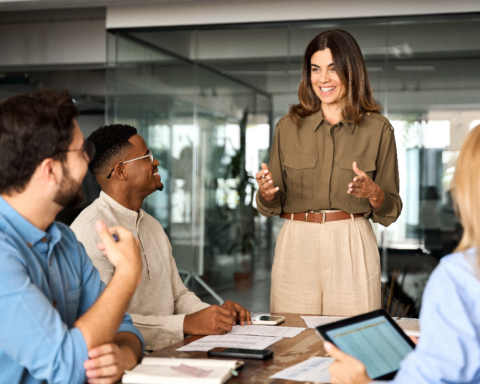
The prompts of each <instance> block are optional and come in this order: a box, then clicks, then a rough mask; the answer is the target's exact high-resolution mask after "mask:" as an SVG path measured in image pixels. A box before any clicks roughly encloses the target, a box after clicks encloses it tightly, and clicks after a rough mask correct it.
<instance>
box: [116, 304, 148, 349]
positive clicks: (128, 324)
mask: <svg viewBox="0 0 480 384" xmlns="http://www.w3.org/2000/svg"><path fill="white" fill-rule="evenodd" d="M120 332H129V333H133V334H134V335H135V336H137V337H138V340H140V344H142V353H143V352H145V341H144V340H143V336H142V333H141V332H140V331H139V330H138V329H137V328H136V327H135V326H134V325H133V322H132V318H131V316H130V315H129V314H128V313H127V314H125V317H124V318H123V320H122V323H121V324H120V327H119V328H118V333H120Z"/></svg>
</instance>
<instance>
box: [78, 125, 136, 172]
mask: <svg viewBox="0 0 480 384" xmlns="http://www.w3.org/2000/svg"><path fill="white" fill-rule="evenodd" d="M136 134H137V129H136V128H134V127H132V126H131V125H126V124H111V125H105V126H103V127H100V128H98V129H97V130H96V131H94V132H93V133H92V134H91V135H90V136H89V137H88V138H87V140H88V141H91V142H92V143H93V144H95V158H94V159H93V161H91V162H90V164H88V168H89V169H90V172H92V173H93V175H94V176H95V177H98V176H100V174H102V173H105V172H107V173H108V170H107V168H109V167H110V163H111V162H112V160H114V159H115V158H117V157H119V155H121V154H122V153H123V152H124V151H125V150H126V149H127V148H129V147H131V146H132V144H131V143H130V142H129V141H128V139H130V137H132V136H133V135H136ZM105 176H106V175H105Z"/></svg>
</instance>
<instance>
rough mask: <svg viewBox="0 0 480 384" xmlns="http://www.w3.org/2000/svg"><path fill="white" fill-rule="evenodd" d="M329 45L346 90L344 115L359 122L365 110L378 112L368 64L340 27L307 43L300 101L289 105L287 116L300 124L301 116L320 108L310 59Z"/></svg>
mask: <svg viewBox="0 0 480 384" xmlns="http://www.w3.org/2000/svg"><path fill="white" fill-rule="evenodd" d="M326 48H328V49H330V51H331V52H332V57H333V64H334V66H335V71H336V72H337V74H338V76H339V78H340V80H341V82H342V84H343V85H344V87H345V89H346V92H345V96H344V99H343V100H342V102H343V117H344V118H345V119H347V120H348V121H354V122H356V123H359V122H360V119H361V118H362V115H363V113H364V112H373V113H380V105H379V104H377V103H376V101H375V99H374V98H373V93H372V88H371V87H370V81H369V80H368V73H367V68H366V67H365V62H364V61H363V56H362V52H361V51H360V47H359V46H358V44H357V42H356V41H355V39H354V38H353V36H352V35H350V34H349V33H348V32H345V31H343V30H341V29H335V30H332V31H325V32H322V33H321V34H319V35H318V36H316V37H315V38H314V39H313V40H312V41H311V42H310V44H308V46H307V49H306V51H305V55H304V56H303V70H302V80H301V81H300V87H299V89H298V99H299V100H300V103H299V104H295V105H292V106H291V107H290V117H291V118H292V119H293V120H294V121H295V123H296V124H297V126H299V127H300V125H301V121H302V119H303V118H305V117H307V116H310V115H311V114H313V113H315V112H317V111H319V110H320V108H321V101H320V99H319V98H318V96H317V95H316V93H315V91H314V90H313V88H312V81H311V77H310V76H311V68H310V65H311V63H310V60H311V59H312V56H313V55H314V54H315V52H318V51H323V50H324V49H326Z"/></svg>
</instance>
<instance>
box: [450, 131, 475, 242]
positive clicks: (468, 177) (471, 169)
mask: <svg viewBox="0 0 480 384" xmlns="http://www.w3.org/2000/svg"><path fill="white" fill-rule="evenodd" d="M479 170H480V125H479V126H477V127H475V128H474V129H472V130H471V131H470V133H469V134H468V135H467V137H466V138H465V141H464V142H463V144H462V148H461V149H460V155H459V156H458V161H457V169H456V171H455V176H454V181H453V197H454V199H455V206H456V209H457V214H458V215H459V218H460V221H461V223H462V225H463V229H464V232H463V236H462V240H461V241H460V244H458V247H457V249H456V250H455V251H465V250H466V249H468V248H472V247H477V248H478V249H479V250H480V172H479Z"/></svg>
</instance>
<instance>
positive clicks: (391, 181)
mask: <svg viewBox="0 0 480 384" xmlns="http://www.w3.org/2000/svg"><path fill="white" fill-rule="evenodd" d="M375 165H376V172H375V175H374V177H373V180H372V179H370V178H369V177H368V176H367V175H366V174H365V173H364V172H361V170H360V169H358V168H357V170H358V171H360V172H357V175H358V176H356V177H355V178H354V180H355V179H360V180H358V181H353V182H352V183H350V184H349V192H348V193H350V194H351V195H354V196H357V197H363V198H368V199H369V201H370V206H371V207H372V216H371V219H372V221H373V222H375V223H379V224H382V225H384V226H385V227H388V226H389V225H390V224H392V223H393V222H395V221H396V220H397V218H398V216H400V213H401V212H402V199H401V198H400V181H399V176H398V160H397V147H396V144H395V135H394V133H393V128H391V127H390V125H389V124H387V123H386V124H385V126H384V127H383V130H382V139H381V142H380V148H379V150H378V155H377V159H376V163H375ZM354 170H355V168H354ZM359 173H360V174H359ZM360 181H362V183H360ZM360 184H362V185H360ZM360 189H361V191H360ZM350 190H351V191H350Z"/></svg>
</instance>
